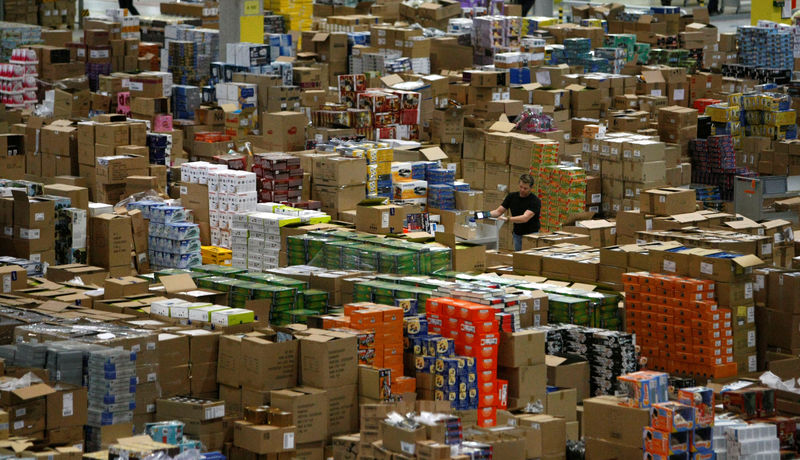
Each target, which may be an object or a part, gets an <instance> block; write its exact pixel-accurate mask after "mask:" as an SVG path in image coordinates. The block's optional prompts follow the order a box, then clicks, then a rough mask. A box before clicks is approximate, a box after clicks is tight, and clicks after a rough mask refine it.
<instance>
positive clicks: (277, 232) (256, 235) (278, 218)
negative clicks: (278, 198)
mask: <svg viewBox="0 0 800 460" xmlns="http://www.w3.org/2000/svg"><path fill="white" fill-rule="evenodd" d="M288 220H292V221H298V220H299V219H296V218H294V217H292V216H284V215H280V214H274V213H271V212H252V213H248V214H237V215H235V216H234V219H233V228H232V229H231V235H232V238H233V248H232V249H233V260H232V265H233V266H234V267H237V268H247V269H248V270H250V271H263V270H266V269H270V268H278V263H279V261H278V259H279V255H280V249H281V223H282V222H283V221H288ZM245 241H246V243H244V242H245Z"/></svg>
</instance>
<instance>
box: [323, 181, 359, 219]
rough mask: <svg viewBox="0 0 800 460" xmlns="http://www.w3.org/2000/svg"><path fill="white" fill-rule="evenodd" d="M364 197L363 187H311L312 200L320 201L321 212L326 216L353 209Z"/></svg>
mask: <svg viewBox="0 0 800 460" xmlns="http://www.w3.org/2000/svg"><path fill="white" fill-rule="evenodd" d="M365 197H366V189H365V188H364V186H363V185H350V186H344V187H338V186H328V185H317V184H314V185H313V193H312V199H314V200H317V201H320V202H321V204H322V210H323V211H325V212H327V213H328V214H331V213H337V212H339V211H345V210H350V209H355V208H356V206H357V205H358V203H360V202H361V201H363V200H364V198H365Z"/></svg>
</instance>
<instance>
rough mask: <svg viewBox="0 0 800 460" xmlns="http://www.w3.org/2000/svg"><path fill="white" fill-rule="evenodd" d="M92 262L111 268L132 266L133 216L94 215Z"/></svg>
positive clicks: (92, 220)
mask: <svg viewBox="0 0 800 460" xmlns="http://www.w3.org/2000/svg"><path fill="white" fill-rule="evenodd" d="M91 225H92V232H91V235H92V250H91V262H92V264H94V265H97V266H100V267H103V268H111V267H122V266H127V267H130V266H131V249H132V245H133V238H132V235H131V218H130V217H128V216H122V215H115V214H101V215H100V216H97V217H92V219H91Z"/></svg>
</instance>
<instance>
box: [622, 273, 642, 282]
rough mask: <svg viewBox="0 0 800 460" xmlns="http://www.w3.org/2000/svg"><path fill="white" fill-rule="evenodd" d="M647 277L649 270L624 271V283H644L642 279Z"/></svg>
mask: <svg viewBox="0 0 800 460" xmlns="http://www.w3.org/2000/svg"><path fill="white" fill-rule="evenodd" d="M645 277H647V272H636V273H623V274H622V284H625V285H628V284H642V279H643V278H645Z"/></svg>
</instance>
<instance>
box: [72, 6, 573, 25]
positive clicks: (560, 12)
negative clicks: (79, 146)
mask: <svg viewBox="0 0 800 460" xmlns="http://www.w3.org/2000/svg"><path fill="white" fill-rule="evenodd" d="M81 1H82V0H81ZM558 23H559V24H564V7H563V6H561V5H559V7H558Z"/></svg>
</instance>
